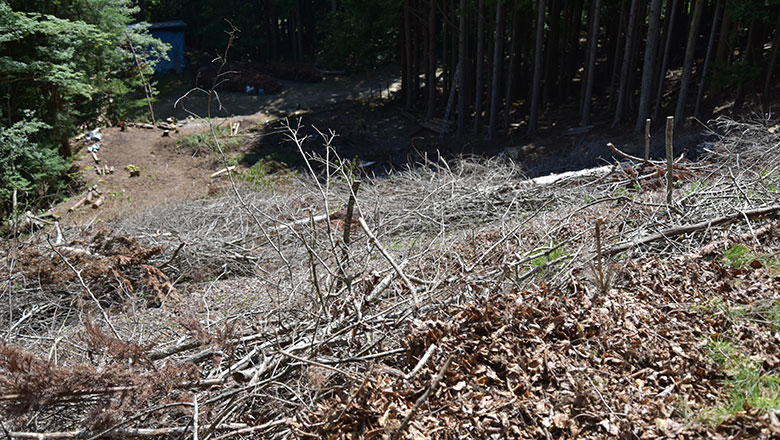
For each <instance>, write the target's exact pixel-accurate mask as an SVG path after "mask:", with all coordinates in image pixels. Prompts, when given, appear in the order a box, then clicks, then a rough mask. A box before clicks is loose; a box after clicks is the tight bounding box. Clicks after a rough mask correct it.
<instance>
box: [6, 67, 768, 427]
mask: <svg viewBox="0 0 780 440" xmlns="http://www.w3.org/2000/svg"><path fill="white" fill-rule="evenodd" d="M356 82H358V83H359V82H360V81H356ZM314 86H316V87H319V89H318V90H320V92H322V93H323V94H324V95H327V94H328V93H331V95H332V92H327V91H325V90H327V88H326V87H324V86H322V85H321V84H318V85H314ZM182 87H183V86H182ZM301 90H306V87H305V86H302V89H301ZM301 90H299V92H300V93H302V95H301V96H299V97H298V98H294V97H295V96H296V95H294V94H292V93H293V91H290V92H288V95H287V99H293V98H294V99H293V101H292V102H290V101H288V102H287V103H286V104H284V105H283V106H282V107H280V108H279V109H277V110H275V111H252V110H253V109H254V107H252V106H249V105H247V114H239V115H234V116H230V117H228V116H226V117H224V118H222V117H221V118H214V119H212V120H211V121H212V122H213V124H214V130H215V132H216V134H217V137H218V139H219V140H220V144H219V145H220V147H219V148H217V147H216V145H215V144H214V142H213V140H211V138H210V136H209V131H208V130H209V128H210V126H209V125H208V123H207V121H203V120H197V119H189V120H182V121H180V122H181V125H178V126H177V127H176V128H175V129H174V128H173V127H171V130H169V131H168V133H167V134H166V135H165V136H164V135H163V134H164V131H163V130H161V129H147V128H143V127H142V126H140V125H139V126H136V125H133V126H126V127H125V129H124V131H123V130H122V129H121V128H119V127H112V128H105V129H103V130H102V133H103V139H102V147H101V149H100V150H99V151H98V152H97V153H96V155H97V157H98V159H99V163H96V162H95V160H94V158H93V157H92V155H91V154H89V153H88V152H86V151H84V150H83V149H82V150H81V153H80V154H81V156H80V157H79V159H78V160H77V161H76V166H77V167H78V169H79V171H80V172H81V173H82V176H83V179H84V182H85V186H84V188H85V191H84V192H83V193H81V194H79V195H77V196H74V197H72V198H71V199H70V200H68V201H66V202H64V203H62V204H61V205H59V206H57V207H55V208H54V212H56V213H57V214H59V215H60V221H59V223H58V224H52V225H48V224H45V223H44V224H42V226H43V228H42V229H40V230H37V231H32V230H25V231H19V233H18V234H16V235H14V236H13V237H12V238H11V239H9V240H4V241H3V245H2V246H3V249H2V254H4V255H6V256H5V257H4V258H3V259H2V260H0V269H1V270H2V273H4V274H8V276H7V277H5V278H4V279H3V280H2V282H0V298H2V302H0V303H2V306H0V307H2V313H0V328H2V329H4V330H3V339H2V342H0V415H2V417H0V428H2V429H3V430H4V432H5V435H6V436H7V437H9V438H47V439H59V438H61V439H70V438H100V437H121V438H128V437H135V438H145V437H160V438H174V437H176V438H181V437H183V436H193V437H195V433H197V438H229V437H231V438H347V437H349V438H367V439H368V438H409V439H412V438H454V437H462V438H538V439H549V438H614V437H619V438H658V437H673V438H699V437H709V438H734V437H743V438H747V437H750V438H759V437H763V438H773V437H776V436H778V433H780V412H778V410H780V350H778V341H780V336H779V335H780V334H779V333H778V329H780V260H778V257H777V255H779V254H780V239H778V227H779V226H780V220H778V216H780V189H778V188H780V172H778V169H780V160H778V155H777V154H776V153H777V149H778V145H779V144H778V142H779V139H780V138H778V136H780V134H778V126H776V125H773V123H769V122H768V121H757V122H750V123H738V122H733V121H730V120H725V119H720V120H718V121H715V122H713V124H712V130H713V131H712V132H711V133H705V134H704V135H702V134H694V133H693V130H692V131H691V132H684V133H682V134H681V142H680V144H681V145H680V148H679V150H680V151H677V153H678V154H677V156H679V153H681V150H682V149H683V148H684V147H689V148H690V149H689V151H692V150H693V148H694V147H696V145H697V144H698V142H699V141H701V139H704V138H705V136H706V139H707V140H708V144H706V145H704V146H701V147H700V148H702V150H701V151H699V152H698V153H697V154H699V155H700V157H699V159H701V160H699V161H696V162H691V161H688V160H686V159H678V160H677V161H676V164H675V165H674V173H673V174H674V177H675V185H674V188H675V190H674V199H673V203H672V204H671V205H669V204H667V203H666V201H665V200H666V194H665V188H666V180H665V164H664V163H663V162H661V161H653V162H649V163H642V162H636V161H631V160H627V159H625V158H623V159H621V163H619V164H618V163H615V162H614V161H612V160H611V159H610V158H611V157H612V154H613V152H611V151H609V150H606V147H604V144H606V142H607V141H612V142H613V143H615V144H617V145H618V146H619V147H620V148H623V149H624V150H626V151H628V152H630V153H632V154H635V155H641V153H639V152H638V151H637V149H638V148H637V147H638V146H634V147H633V148H632V147H630V146H628V145H630V143H629V141H630V140H631V139H632V136H633V135H630V134H625V133H623V134H621V133H619V132H615V133H613V134H610V133H609V132H607V131H600V132H598V133H591V134H587V135H585V136H580V137H577V138H571V137H566V136H563V135H562V134H560V133H557V134H555V136H551V137H549V138H547V140H544V141H540V142H545V143H548V144H547V145H549V149H548V150H547V151H548V152H549V153H548V154H543V155H541V156H539V157H530V154H531V152H530V150H528V149H527V146H528V145H530V142H529V141H527V140H522V139H521V138H520V137H519V136H518V140H517V143H515V142H514V141H511V140H510V141H508V143H507V144H506V145H499V146H494V147H493V148H494V150H495V151H492V153H494V154H492V156H493V157H492V158H485V157H479V156H485V155H490V154H476V153H477V152H479V153H484V152H485V151H486V149H485V148H484V146H478V145H477V146H475V145H476V144H474V143H472V144H462V145H457V146H452V147H450V149H449V150H448V149H446V148H444V147H446V145H443V144H442V143H439V142H437V138H438V134H436V133H433V132H431V131H430V130H428V129H426V128H424V127H421V126H420V124H419V123H418V121H417V118H416V117H415V115H414V114H411V115H410V114H409V113H408V112H405V111H403V110H402V109H399V108H397V107H396V106H394V105H393V104H392V103H391V102H386V101H384V100H376V99H373V100H372V99H356V100H352V99H348V100H342V98H348V96H347V95H339V98H338V99H336V98H334V99H335V101H334V102H329V103H327V104H320V102H321V101H322V99H324V97H323V96H319V97H317V98H312V101H308V102H309V103H310V106H309V105H303V104H302V103H303V102H305V101H304V96H314V95H313V94H310V93H308V92H305V91H301ZM233 98H236V99H238V100H241V99H244V98H249V99H251V100H253V101H254V100H257V99H260V98H261V99H265V98H264V97H256V96H249V97H240V96H238V94H237V95H236V96H234V97H233ZM225 102H228V98H227V97H226V99H225ZM293 103H294V104H293ZM293 105H294V108H293ZM299 107H300V108H299ZM250 111H252V112H251V113H249V112H250ZM285 116H291V117H293V118H295V117H298V116H299V117H301V118H302V120H301V126H300V127H299V126H298V124H297V122H293V123H292V124H290V125H288V126H284V124H283V121H284V117H285ZM293 121H294V119H293ZM236 123H238V125H237V126H236V125H234V124H236ZM312 124H313V125H315V126H316V127H317V128H319V129H320V131H322V132H324V134H325V136H324V137H323V136H321V135H320V134H319V133H318V132H317V131H316V130H315V129H314V128H313V127H312ZM549 127H551V128H550V130H561V131H562V130H563V129H565V128H568V127H562V126H560V122H555V123H552V122H550V123H549ZM330 129H332V130H333V131H334V133H335V134H337V137H335V138H333V139H331V140H330V141H329V139H330V136H329V135H328V133H329V132H328V130H330ZM612 135H614V136H615V137H614V138H610V136H612ZM305 136H308V138H306V139H304V137H305ZM621 136H622V137H621ZM656 137H660V136H656ZM550 139H555V141H551V140H550ZM567 139H568V140H567ZM296 140H297V142H296ZM688 142H690V145H687V143H688ZM556 143H557V144H556ZM323 144H329V145H330V147H325V146H323ZM513 144H514V145H513ZM562 144H563V145H562ZM597 144H599V145H602V147H601V148H604V149H605V150H604V152H603V153H599V152H598V151H590V149H588V148H585V147H586V146H589V145H590V146H595V145H597ZM88 145H91V143H88V142H84V143H83V145H82V147H83V148H86V146H88ZM410 145H411V148H410V147H409V146H410ZM572 145H573V146H575V147H577V148H582V150H580V152H579V153H577V154H572V155H571V156H569V155H568V153H567V155H565V156H564V155H563V154H562V152H563V151H566V148H570V147H571V146H572ZM513 146H514V147H517V148H519V152H517V150H511V148H513ZM523 146H526V150H523ZM564 146H565V147H566V148H564ZM507 147H509V148H510V150H507V149H506V148H507ZM655 148H656V149H658V148H659V147H658V145H657V141H656V145H655ZM704 148H706V150H705V149H704ZM219 150H221V151H222V152H223V153H224V156H223V155H222V154H220V152H219ZM512 151H514V152H512ZM461 153H467V154H468V153H475V154H474V156H477V157H470V158H458V156H459V155H460V154H461ZM500 153H503V154H500ZM556 154H557V155H558V157H557V158H556V157H555V155H556ZM523 155H525V157H523ZM583 155H585V156H583ZM561 157H563V158H564V159H566V158H569V159H570V160H571V162H572V163H568V162H566V161H563V162H561ZM599 157H602V158H603V160H610V162H602V159H599ZM517 160H519V161H520V164H521V166H518V164H517V162H515V161H517ZM577 161H579V162H577ZM372 162H373V163H372ZM610 163H611V164H614V165H613V166H610V167H606V168H604V169H601V170H598V171H594V172H593V173H590V174H579V175H569V176H567V177H562V178H560V179H558V180H552V181H546V182H545V181H541V180H537V181H533V180H529V177H533V176H537V175H541V174H546V173H549V172H551V171H564V170H568V169H572V168H576V167H575V166H574V165H577V164H580V165H587V166H592V165H600V164H610ZM409 164H416V165H417V166H414V167H409V166H408V165H409ZM225 165H231V166H235V168H232V169H231V171H230V172H229V173H223V174H221V175H218V176H216V177H211V176H212V175H213V173H215V172H219V171H220V170H224V169H225ZM111 167H113V168H114V172H113V173H110V172H108V173H105V174H102V173H100V174H99V173H98V172H97V170H100V169H102V170H106V169H107V168H109V169H110V168H111ZM357 180H360V181H361V183H360V184H357V183H356V181H357ZM95 186H96V187H97V190H96V191H94V192H93V194H92V195H91V196H90V197H91V199H92V200H91V201H90V202H88V203H85V204H84V205H83V206H81V207H78V208H76V209H73V210H72V211H71V212H69V208H72V207H73V206H74V205H75V204H76V202H77V201H80V200H82V198H86V197H87V195H88V190H89V189H90V188H92V187H95ZM95 200H102V201H101V203H99V204H98V205H99V206H98V207H96V208H91V207H90V205H91V204H94V201H95ZM350 214H352V217H351V218H350V217H349V216H350ZM38 225H39V226H41V224H40V223H39V224H38Z"/></svg>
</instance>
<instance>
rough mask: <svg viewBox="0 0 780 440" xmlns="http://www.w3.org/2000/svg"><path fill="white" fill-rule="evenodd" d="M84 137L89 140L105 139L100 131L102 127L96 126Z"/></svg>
mask: <svg viewBox="0 0 780 440" xmlns="http://www.w3.org/2000/svg"><path fill="white" fill-rule="evenodd" d="M84 137H85V138H86V139H87V140H88V141H98V142H100V141H101V140H103V133H101V132H100V128H96V129H94V130H92V131H90V132H88V133H87V134H85V135H84Z"/></svg>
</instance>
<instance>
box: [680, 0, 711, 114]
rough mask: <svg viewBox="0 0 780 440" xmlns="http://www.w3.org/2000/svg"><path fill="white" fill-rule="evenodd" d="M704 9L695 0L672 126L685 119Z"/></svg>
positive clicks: (700, 3) (700, 0) (701, 3)
mask: <svg viewBox="0 0 780 440" xmlns="http://www.w3.org/2000/svg"><path fill="white" fill-rule="evenodd" d="M703 9H704V0H696V5H695V6H694V8H693V17H691V28H690V30H689V32H688V43H687V44H686V46H685V61H684V62H683V74H682V79H681V80H680V94H679V96H678V97H677V109H676V110H675V112H674V125H675V127H679V126H680V124H681V123H682V121H683V119H684V118H685V103H686V101H687V97H688V87H689V86H690V83H691V75H692V73H693V56H694V53H695V50H696V39H697V37H698V36H699V24H700V23H701V13H702V10H703Z"/></svg>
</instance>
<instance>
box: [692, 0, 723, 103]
mask: <svg viewBox="0 0 780 440" xmlns="http://www.w3.org/2000/svg"><path fill="white" fill-rule="evenodd" d="M722 5H723V0H718V2H717V3H716V4H715V13H714V14H713V15H712V28H711V29H710V38H709V42H708V43H707V54H706V55H705V56H704V66H702V68H701V79H700V80H699V92H698V93H697V94H696V108H695V110H694V111H693V115H694V116H696V117H697V118H698V117H699V116H701V101H702V99H703V98H704V85H705V84H706V82H707V72H708V71H709V68H710V61H711V60H712V51H713V48H714V47H715V35H716V32H717V29H718V19H719V18H720V11H721V6H722Z"/></svg>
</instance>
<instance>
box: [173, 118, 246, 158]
mask: <svg viewBox="0 0 780 440" xmlns="http://www.w3.org/2000/svg"><path fill="white" fill-rule="evenodd" d="M214 131H215V132H216V134H217V140H219V146H220V147H221V148H222V151H224V152H230V151H234V150H237V149H238V148H240V147H241V146H242V145H243V144H244V137H243V136H231V135H230V127H229V126H227V125H222V126H217V127H214ZM176 143H177V144H178V145H180V146H184V147H186V148H189V149H191V150H193V153H194V154H201V153H205V152H211V153H218V152H219V150H218V149H217V144H216V143H215V142H214V135H212V134H211V131H205V132H202V133H193V134H189V135H187V136H183V137H181V138H179V139H177V140H176Z"/></svg>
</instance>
